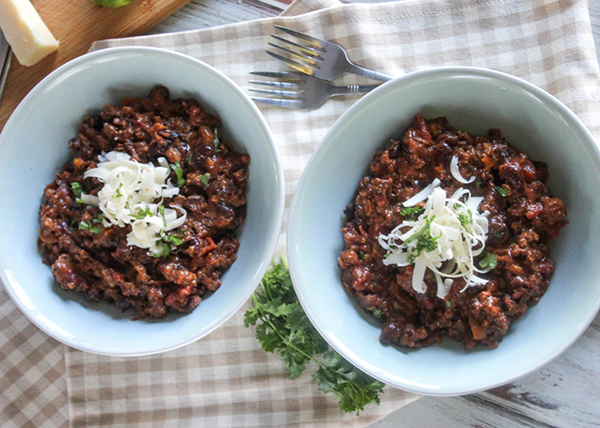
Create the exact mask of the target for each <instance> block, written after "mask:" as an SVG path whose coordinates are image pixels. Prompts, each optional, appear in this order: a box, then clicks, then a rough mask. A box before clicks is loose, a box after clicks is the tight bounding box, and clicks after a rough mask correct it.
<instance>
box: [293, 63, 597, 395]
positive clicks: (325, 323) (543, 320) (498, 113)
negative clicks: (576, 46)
mask: <svg viewBox="0 0 600 428" xmlns="http://www.w3.org/2000/svg"><path fill="white" fill-rule="evenodd" d="M418 113H422V114H423V115H424V116H425V117H426V118H429V119H431V118H434V117H437V116H441V115H445V116H447V118H448V121H449V123H450V124H451V125H452V126H454V127H455V128H457V129H461V130H465V131H467V132H469V133H470V134H471V135H473V134H480V135H481V134H484V135H485V134H487V131H488V130H489V129H490V128H499V129H500V130H501V131H502V135H503V137H505V138H506V139H507V140H508V141H509V142H510V143H511V144H513V145H514V146H516V147H517V148H518V149H520V150H522V151H523V152H525V153H526V154H527V155H529V156H530V157H531V158H532V159H534V160H541V161H544V162H546V163H547V164H548V167H549V172H550V180H549V181H548V187H549V189H550V190H551V191H552V193H553V194H554V195H555V196H557V197H559V198H562V199H563V200H564V201H565V203H566V206H567V210H568V220H569V221H570V223H569V224H568V225H567V226H566V227H565V228H564V229H563V230H562V231H561V234H560V237H559V238H558V239H557V240H555V241H553V242H552V246H551V256H552V257H553V258H554V259H555V261H556V266H557V269H556V273H555V274H554V277H553V279H552V281H551V283H550V287H549V289H548V291H547V293H546V295H545V296H544V297H543V298H542V299H541V301H540V303H539V304H538V305H537V306H535V307H532V308H531V309H529V310H528V311H527V313H526V314H525V316H524V317H523V318H522V319H520V320H517V321H515V322H513V324H512V326H511V328H510V330H509V333H508V335H507V336H506V337H505V338H504V340H503V341H502V342H501V343H500V346H499V347H498V348H497V349H494V350H490V349H487V348H485V347H483V346H481V347H476V348H475V349H474V350H472V351H468V350H465V349H463V346H462V344H460V343H458V342H456V341H453V340H451V339H449V338H444V341H443V342H442V343H440V344H436V345H434V346H430V347H428V348H424V349H420V350H417V351H408V350H405V349H401V348H398V347H395V346H385V345H383V344H382V343H381V342H380V341H379V335H380V330H381V326H380V325H378V323H376V322H375V321H373V317H372V316H368V315H366V314H365V313H364V311H363V310H362V309H361V308H360V307H359V305H358V303H356V302H355V301H354V300H353V299H352V298H351V297H350V296H349V295H348V294H347V293H346V292H345V291H344V289H343V287H342V284H341V279H340V269H339V267H338V264H337V260H336V259H337V257H338V256H339V254H340V252H341V250H342V248H343V245H344V242H343V238H342V234H341V232H340V228H341V225H342V224H341V217H342V215H343V211H344V208H345V207H346V205H348V204H349V203H350V202H351V201H352V198H353V193H354V191H355V189H356V187H357V185H358V181H359V180H360V178H361V177H362V176H363V175H364V174H365V173H366V171H367V169H368V165H369V163H370V161H371V158H372V156H373V155H374V154H375V153H376V152H378V151H379V150H381V149H383V148H384V147H385V146H386V144H387V142H388V141H389V140H390V139H391V138H401V137H402V135H403V134H404V131H405V130H406V128H407V127H408V126H409V124H410V122H411V119H412V118H413V117H414V116H415V115H416V114H418ZM599 171H600V155H599V150H598V147H597V146H596V143H595V141H594V139H593V137H592V135H591V134H590V133H589V132H588V131H587V129H586V128H585V126H584V125H583V124H582V123H581V121H580V120H579V119H578V118H577V117H576V116H575V115H574V114H573V113H572V112H571V111H570V110H569V109H568V108H567V107H565V106H564V105H563V104H562V103H561V102H559V101H558V100H557V99H556V98H554V97H552V96H551V95H549V94H548V93H546V92H544V91H543V90H541V89H539V88H537V87H535V86H533V85H531V84H529V83H527V82H525V81H523V80H520V79H518V78H515V77H511V76H508V75H506V74H502V73H498V72H494V71H490V70H483V69H474V68H454V67H453V68H440V69H431V70H427V71H420V72H415V73H412V74H408V75H406V76H403V77H400V78H397V79H394V80H392V81H390V82H389V83H386V84H385V85H383V86H381V87H380V88H378V89H376V90H375V91H373V92H372V93H370V94H368V95H367V96H365V97H364V98H363V99H361V100H360V101H359V102H357V103H356V104H355V105H354V106H353V107H352V108H350V109H349V110H348V111H347V112H346V113H345V114H344V115H343V116H342V117H341V118H340V119H339V120H338V121H337V122H336V123H335V125H334V126H333V127H332V129H331V130H330V131H329V132H328V134H327V135H326V136H325V138H324V139H323V141H322V142H321V144H320V146H319V147H318V149H317V150H316V153H315V154H314V155H313V157H312V158H311V160H310V162H309V164H308V166H307V168H306V170H305V171H304V174H303V176H302V178H301V181H300V183H299V187H298V190H297V192H296V195H295V198H294V200H293V204H292V208H291V214H290V221H289V227H288V257H289V264H290V269H291V273H292V279H293V282H294V286H295V288H296V291H297V294H298V296H299V298H300V301H301V303H302V306H303V307H304V309H305V311H306V313H307V314H308V316H309V318H310V319H311V321H312V322H313V324H314V325H315V326H316V327H317V329H318V330H319V332H320V333H321V334H322V335H323V336H324V337H325V339H326V340H327V341H328V342H329V344H330V345H331V346H332V347H333V348H335V349H336V350H337V351H338V352H339V353H340V354H342V355H343V356H344V357H345V358H346V359H348V360H349V361H350V362H351V363H353V364H354V365H356V366H358V367H359V368H360V369H362V370H363V371H365V372H366V373H368V374H370V375H372V376H373V377H375V378H377V379H379V380H381V381H383V382H385V383H386V384H389V385H391V386H394V387H397V388H401V389H404V390H408V391H413V392H417V393H422V394H428V395H459V394H466V393H472V392H476V391H480V390H484V389H488V388H492V387H495V386H499V385H502V384H505V383H508V382H511V381H513V380H515V379H517V378H519V377H521V376H524V375H526V374H527V373H530V372H531V371H533V370H535V369H537V368H539V367H540V366H542V365H543V364H545V363H547V362H549V361H550V360H552V359H553V358H555V357H556V356H558V355H559V354H560V353H561V352H563V351H564V350H565V349H566V348H567V347H568V346H569V345H571V344H572V343H573V342H574V341H575V340H576V339H577V338H578V337H579V336H580V335H581V334H582V333H583V331H584V330H585V329H586V328H587V326H588V325H589V324H590V322H591V321H592V319H593V318H594V316H595V314H596V313H597V311H598V308H599V304H600V263H596V262H595V261H594V260H596V257H597V256H598V254H599V248H600V223H599V222H598V221H597V219H600V198H599V197H598V195H600V177H599Z"/></svg>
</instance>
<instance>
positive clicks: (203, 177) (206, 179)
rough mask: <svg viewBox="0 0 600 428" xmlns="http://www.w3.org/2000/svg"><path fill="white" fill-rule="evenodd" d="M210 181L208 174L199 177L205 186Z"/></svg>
mask: <svg viewBox="0 0 600 428" xmlns="http://www.w3.org/2000/svg"><path fill="white" fill-rule="evenodd" d="M209 180H210V173H208V172H205V173H204V174H202V175H201V176H200V181H201V182H202V183H204V185H205V186H208V182H209Z"/></svg>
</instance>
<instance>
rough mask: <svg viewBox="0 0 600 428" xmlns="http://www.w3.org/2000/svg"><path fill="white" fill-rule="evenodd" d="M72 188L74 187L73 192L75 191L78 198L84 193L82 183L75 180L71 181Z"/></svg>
mask: <svg viewBox="0 0 600 428" xmlns="http://www.w3.org/2000/svg"><path fill="white" fill-rule="evenodd" d="M71 189H73V193H75V196H77V197H78V198H79V197H81V194H82V193H83V187H82V186H81V184H79V183H78V182H76V181H74V182H73V183H71Z"/></svg>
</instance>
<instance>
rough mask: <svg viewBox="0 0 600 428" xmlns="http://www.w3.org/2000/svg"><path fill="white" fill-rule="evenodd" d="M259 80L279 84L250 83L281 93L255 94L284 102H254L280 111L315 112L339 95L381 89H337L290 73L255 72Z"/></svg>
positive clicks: (357, 87) (264, 90) (256, 90)
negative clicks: (278, 108)
mask: <svg viewBox="0 0 600 428" xmlns="http://www.w3.org/2000/svg"><path fill="white" fill-rule="evenodd" d="M250 74H253V75H255V76H264V77H274V78H276V79H279V80H277V81H264V80H249V81H248V82H249V83H251V84H255V85H265V86H271V87H277V88H282V89H283V90H281V89H254V88H250V89H249V90H250V91H252V92H257V93H261V94H268V95H274V96H277V97H282V98H262V97H252V99H253V100H254V101H257V102H260V103H264V104H270V105H274V106H277V107H285V108H295V109H300V110H312V109H316V108H319V107H321V106H322V105H323V104H324V103H325V101H327V100H328V99H329V98H331V97H334V96H336V95H347V94H366V93H367V92H369V91H372V90H373V89H375V88H376V87H378V86H379V85H353V86H334V85H332V84H330V83H329V82H326V81H325V80H320V79H317V78H316V77H311V76H308V75H306V74H303V73H294V72H287V71H251V72H250Z"/></svg>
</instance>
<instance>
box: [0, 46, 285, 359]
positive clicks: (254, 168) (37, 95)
mask: <svg viewBox="0 0 600 428" xmlns="http://www.w3.org/2000/svg"><path fill="white" fill-rule="evenodd" d="M156 84H162V85H165V86H167V87H168V88H169V89H170V90H171V96H172V97H173V98H179V97H185V98H195V99H198V100H199V101H200V102H201V103H202V104H203V105H204V106H205V108H206V110H207V111H208V112H209V113H212V114H216V115H218V116H219V117H220V118H221V120H222V123H223V127H222V128H220V129H219V131H220V132H221V133H222V134H221V135H222V136H223V137H225V138H226V139H227V140H228V141H231V142H232V143H233V144H234V146H235V147H236V148H237V149H238V150H239V151H241V152H247V153H249V154H250V156H251V163H250V182H249V184H248V187H247V200H248V204H247V210H248V215H247V218H246V221H245V223H244V225H243V227H242V228H241V229H240V230H239V231H238V239H239V241H240V248H239V252H238V259H237V261H236V262H235V263H234V264H233V265H232V266H231V268H230V269H228V270H227V271H226V272H225V274H224V275H223V277H222V286H221V287H220V288H219V289H218V290H217V291H216V292H215V293H214V294H212V295H211V296H210V297H208V298H206V299H203V300H202V302H201V303H200V305H199V306H198V307H197V308H196V309H195V310H194V311H193V312H192V313H191V314H189V315H175V314H172V315H169V316H167V317H166V318H164V319H162V320H155V321H151V320H142V321H132V318H133V317H134V315H135V314H134V313H133V312H132V311H131V310H130V311H126V312H124V313H123V312H121V311H120V310H119V309H117V308H116V307H115V306H114V305H109V304H107V303H104V302H101V303H91V302H88V301H87V300H85V299H84V298H83V297H82V296H81V295H79V294H78V293H73V292H67V291H65V290H62V289H61V288H60V287H59V286H58V285H57V284H56V283H55V282H54V280H53V277H52V273H51V271H50V268H49V267H48V266H46V265H44V264H42V260H41V255H40V254H39V253H38V250H37V247H36V241H37V234H38V228H39V217H38V210H39V207H40V203H41V197H42V193H43V191H44V187H45V186H46V185H47V184H48V183H50V182H51V181H52V179H53V177H54V175H55V174H56V172H57V171H58V170H59V169H60V168H61V166H62V164H63V163H64V162H65V161H66V160H67V159H68V158H69V157H70V156H71V153H70V151H69V150H68V148H67V142H68V140H69V139H71V138H73V137H75V136H76V135H77V130H78V128H79V125H80V124H81V122H82V121H83V119H84V117H85V116H86V115H89V114H92V113H94V112H98V111H100V110H101V109H102V107H103V106H104V104H105V103H115V104H119V105H120V101H121V99H122V98H123V97H136V96H138V97H139V96H145V95H147V94H148V92H149V90H150V89H151V88H152V87H153V86H154V85H156ZM283 204H284V178H283V171H282V168H281V165H280V163H279V160H278V155H277V151H276V149H275V146H274V144H273V140H272V137H271V134H270V131H269V129H268V127H267V124H266V122H265V120H264V118H263V117H262V115H261V113H260V112H259V110H258V109H257V108H256V106H255V105H254V103H252V101H251V100H250V99H249V98H248V96H246V95H245V94H244V93H243V92H242V91H241V89H240V88H239V87H238V86H237V85H236V84H235V83H234V82H233V81H231V80H230V79H229V78H228V77H226V76H225V75H224V74H222V73H220V72H219V71H217V70H215V69H214V68H212V67H210V66H208V65H207V64H204V63H202V62H200V61H197V60H195V59H193V58H191V57H188V56H185V55H181V54H178V53H174V52H169V51H165V50H161V49H153V48H113V49H107V50H102V51H98V52H93V53H91V54H87V55H84V56H82V57H80V58H77V59H75V60H73V61H71V62H69V63H68V64H65V65H64V66H62V67H60V68H59V69H57V70H56V71H54V72H53V73H52V74H50V75H49V76H48V77H46V78H45V79H44V80H43V81H42V82H41V83H39V84H38V85H37V86H36V87H35V88H34V89H33V90H32V91H31V92H30V93H29V94H28V95H27V97H26V98H25V99H24V100H23V101H22V102H21V104H20V105H19V107H18V108H17V109H16V110H15V112H14V113H13V115H12V116H11V118H10V120H9V121H8V122H7V124H6V126H5V127H4V130H3V132H2V134H1V136H0V207H3V209H1V210H0V278H1V280H2V282H3V283H4V286H5V287H6V290H7V291H8V293H9V295H10V297H11V298H12V299H13V301H14V302H15V304H16V305H17V306H18V308H19V309H20V310H21V311H22V312H23V313H24V314H25V315H26V316H27V317H28V318H29V319H30V320H31V321H32V322H34V323H35V324H36V325H37V326H38V327H39V328H40V329H42V330H43V331H44V332H46V333H48V334H49V335H50V336H52V337H54V338H55V339H57V340H59V341H61V342H63V343H65V344H67V345H69V346H72V347H74V348H78V349H81V350H85V351H89V352H93V353H98V354H106V355H116V356H134V355H145V354H153V353H158V352H164V351H167V350H171V349H174V348H177V347H180V346H183V345H186V344H188V343H190V342H192V341H194V340H197V339H199V338H201V337H202V336H205V335H206V334H208V333H210V332H211V331H212V330H214V329H216V328H217V327H218V326H220V325H221V324H223V323H224V322H225V321H226V320H227V319H228V318H229V317H231V316H232V315H233V314H234V313H235V312H236V311H237V310H238V309H239V308H240V307H241V306H242V304H243V303H244V302H245V301H246V300H247V299H248V298H249V296H250V294H251V293H252V292H253V290H254V289H255V287H256V285H257V284H258V282H259V281H260V279H261V278H262V276H263V274H264V272H265V271H266V269H267V267H268V265H269V262H270V259H271V257H272V253H273V251H274V248H275V245H276V241H277V236H278V234H279V230H280V227H281V218H282V215H283Z"/></svg>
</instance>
